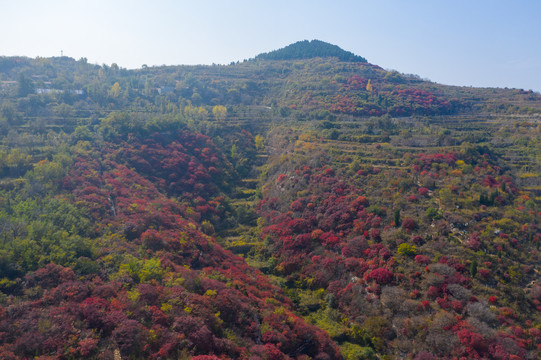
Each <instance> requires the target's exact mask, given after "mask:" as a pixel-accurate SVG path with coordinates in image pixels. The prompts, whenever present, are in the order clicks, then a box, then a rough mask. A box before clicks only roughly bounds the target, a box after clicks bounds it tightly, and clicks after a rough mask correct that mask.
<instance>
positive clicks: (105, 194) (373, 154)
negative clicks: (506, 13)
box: [0, 40, 541, 360]
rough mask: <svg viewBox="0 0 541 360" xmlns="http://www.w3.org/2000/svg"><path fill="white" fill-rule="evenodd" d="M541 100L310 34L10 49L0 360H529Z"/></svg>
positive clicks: (3, 137)
mask: <svg viewBox="0 0 541 360" xmlns="http://www.w3.org/2000/svg"><path fill="white" fill-rule="evenodd" d="M540 154H541V95H540V94H539V93H536V92H532V91H524V90H522V89H496V88H471V87H456V86H447V85H440V84H436V83H433V82H430V81H428V80H423V79H421V78H420V77H419V76H416V75H408V74H402V73H399V72H397V71H387V70H384V69H382V68H380V67H379V66H377V65H373V64H370V63H368V62H367V61H366V60H365V59H364V58H362V57H360V56H357V55H354V54H352V53H350V52H348V51H344V50H342V49H340V48H338V47H337V46H334V45H331V44H327V43H324V42H321V41H317V40H313V41H301V42H298V43H295V44H292V45H290V46H288V47H285V48H283V49H279V50H276V51H272V52H269V53H266V54H261V55H258V56H256V57H255V58H253V59H250V60H245V61H243V62H237V63H231V64H230V65H212V66H160V67H148V66H143V67H142V68H141V69H136V70H127V69H123V68H121V67H119V66H118V65H117V64H112V65H105V64H103V65H96V64H90V63H88V61H87V60H86V59H84V58H82V59H79V60H75V59H71V58H68V57H55V58H35V59H31V58H25V57H0V229H1V231H0V358H2V359H80V358H84V359H115V360H116V359H195V360H212V359H216V360H218V359H250V360H259V359H261V360H280V359H299V360H307V359H318V360H325V359H344V360H354V359H416V360H430V359H501V360H503V359H537V358H539V357H540V356H541V316H540V312H541V283H539V282H538V280H539V279H540V278H541V275H540V273H539V271H540V269H539V266H540V264H541V252H540V249H539V247H540V244H541V225H540V220H541V206H540V204H541V175H540V174H541V158H540V156H541V155H540Z"/></svg>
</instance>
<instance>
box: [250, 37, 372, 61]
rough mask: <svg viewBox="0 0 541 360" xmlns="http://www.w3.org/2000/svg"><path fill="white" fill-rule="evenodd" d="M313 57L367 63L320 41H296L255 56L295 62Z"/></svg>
mask: <svg viewBox="0 0 541 360" xmlns="http://www.w3.org/2000/svg"><path fill="white" fill-rule="evenodd" d="M315 57H337V58H338V59H339V60H342V61H350V62H363V63H365V62H367V61H366V59H365V58H363V57H362V56H358V55H355V54H354V53H352V52H350V51H346V50H343V49H342V48H340V47H339V46H337V45H333V44H329V43H326V42H324V41H321V40H312V41H308V40H303V41H298V42H296V43H293V44H290V45H288V46H286V47H284V48H281V49H278V50H274V51H271V52H268V53H263V54H259V55H257V56H256V59H263V60H297V59H312V58H315Z"/></svg>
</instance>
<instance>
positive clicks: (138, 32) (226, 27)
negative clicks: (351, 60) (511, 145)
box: [0, 0, 541, 91]
mask: <svg viewBox="0 0 541 360" xmlns="http://www.w3.org/2000/svg"><path fill="white" fill-rule="evenodd" d="M0 9H1V18H2V20H1V21H0V33H1V34H2V35H1V36H0V55H25V56H30V57H36V56H42V57H48V56H59V55H60V51H61V50H63V52H64V55H66V56H70V57H73V58H75V59H79V58H81V57H86V58H88V61H89V62H91V63H98V64H102V63H106V64H111V63H117V64H118V65H119V66H121V67H126V68H138V67H141V65H143V64H147V65H149V66H151V65H162V64H166V65H178V64H211V63H216V64H228V63H230V62H231V61H237V60H240V61H242V60H243V59H248V58H251V57H254V56H255V55H257V54H258V53H261V52H267V51H270V50H274V49H277V48H281V47H284V46H286V45H288V44H290V43H293V42H296V41H299V40H305V39H308V40H311V39H319V40H323V41H327V42H330V43H333V44H336V45H338V46H340V47H342V48H343V49H346V50H349V51H352V52H354V53H355V54H358V55H361V56H363V57H365V58H366V59H368V61H369V62H371V63H373V64H378V65H380V66H381V67H383V68H386V69H396V70H398V71H400V72H403V73H412V74H417V75H420V76H421V77H423V78H428V79H430V80H432V81H437V82H440V83H444V84H451V85H467V86H469V85H472V86H483V87H485V86H497V87H514V88H524V89H533V90H536V91H541V20H540V17H541V0H507V1H504V0H490V1H488V0H418V1H417V0H408V1H406V0H371V1H369V0H366V1H363V0H356V1H353V0H351V1H347V0H333V1H319V0H310V1H308V0H287V1H283V0H272V1H260V0H242V1H241V0H239V1H235V0H229V1H226V0H215V1H211V0H208V1H205V0H197V1H196V0H193V1H182V0H177V1H173V0H153V1H147V0H107V1H105V0H85V1H82V0H47V1H45V0H41V1H38V0H17V1H15V0H0Z"/></svg>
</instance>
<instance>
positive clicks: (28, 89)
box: [17, 72, 34, 97]
mask: <svg viewBox="0 0 541 360" xmlns="http://www.w3.org/2000/svg"><path fill="white" fill-rule="evenodd" d="M33 92H34V83H33V82H32V80H31V79H30V78H29V77H27V76H26V75H25V74H23V73H22V72H21V73H19V78H18V79H17V96H19V97H26V96H27V95H29V94H32V93H33Z"/></svg>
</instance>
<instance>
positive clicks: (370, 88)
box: [366, 79, 372, 92]
mask: <svg viewBox="0 0 541 360" xmlns="http://www.w3.org/2000/svg"><path fill="white" fill-rule="evenodd" d="M366 91H370V92H372V83H371V81H370V79H368V84H366Z"/></svg>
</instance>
